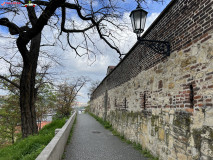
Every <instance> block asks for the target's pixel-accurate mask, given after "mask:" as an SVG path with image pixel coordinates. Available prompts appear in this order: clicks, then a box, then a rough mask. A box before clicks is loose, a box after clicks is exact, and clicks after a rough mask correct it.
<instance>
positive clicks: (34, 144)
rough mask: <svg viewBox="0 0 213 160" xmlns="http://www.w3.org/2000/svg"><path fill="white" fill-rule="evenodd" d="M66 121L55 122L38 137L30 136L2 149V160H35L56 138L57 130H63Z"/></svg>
mask: <svg viewBox="0 0 213 160" xmlns="http://www.w3.org/2000/svg"><path fill="white" fill-rule="evenodd" d="M65 121H66V119H65V118H63V119H58V120H54V121H52V123H50V124H48V125H46V126H44V127H43V128H42V130H40V131H39V134H38V135H34V136H29V137H27V138H25V139H21V140H19V141H17V142H16V143H14V144H13V145H11V146H8V147H5V148H2V149H0V160H35V159H36V157H37V156H38V155H39V154H40V153H41V151H42V150H43V149H44V148H45V147H46V145H47V144H48V143H49V142H50V141H51V140H52V138H53V137H54V136H55V129H56V128H62V127H63V125H64V124H65Z"/></svg>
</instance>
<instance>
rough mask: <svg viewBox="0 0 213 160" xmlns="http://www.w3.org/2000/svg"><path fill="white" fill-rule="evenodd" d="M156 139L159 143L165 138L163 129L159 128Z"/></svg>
mask: <svg viewBox="0 0 213 160" xmlns="http://www.w3.org/2000/svg"><path fill="white" fill-rule="evenodd" d="M158 138H159V140H160V141H164V138H165V131H164V129H162V128H159V131H158Z"/></svg>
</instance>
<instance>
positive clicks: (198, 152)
mask: <svg viewBox="0 0 213 160" xmlns="http://www.w3.org/2000/svg"><path fill="white" fill-rule="evenodd" d="M212 6H213V0H193V1H189V0H173V1H172V2H171V3H170V4H169V5H168V7H167V8H166V9H165V10H164V11H163V13H162V14H161V15H160V16H159V17H158V19H157V20H156V21H155V22H154V23H153V24H152V25H151V27H150V28H149V29H148V30H147V31H146V32H145V33H144V35H143V36H144V38H146V39H158V40H167V41H169V42H170V43H171V45H172V52H171V55H170V56H169V57H164V56H162V55H158V54H155V53H154V52H153V51H151V50H150V49H148V48H146V47H145V46H143V45H141V44H139V43H136V44H135V46H134V47H133V48H132V49H131V50H130V51H129V53H128V55H127V56H126V57H125V58H124V59H123V60H122V61H121V62H120V63H119V64H118V65H117V66H116V68H115V69H114V70H113V71H112V72H111V73H110V74H109V75H108V76H107V77H106V78H105V79H104V80H103V81H102V83H101V84H100V85H99V87H98V88H97V89H96V90H95V91H94V93H93V96H92V99H91V111H92V112H93V113H95V114H96V115H98V116H100V117H103V118H106V119H107V120H108V121H109V122H111V123H112V125H113V127H114V128H115V129H117V130H118V132H120V133H121V134H122V135H124V136H125V137H126V138H127V139H130V140H131V141H134V142H137V143H140V144H141V145H142V146H143V148H146V149H148V150H150V151H151V152H152V153H153V154H154V155H156V156H159V157H160V159H163V160H166V159H170V160H175V159H179V160H185V159H189V160H190V159H203V160H204V159H207V160H208V159H213V23H212V22H213V7H212Z"/></svg>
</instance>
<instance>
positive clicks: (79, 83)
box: [56, 77, 89, 117]
mask: <svg viewBox="0 0 213 160" xmlns="http://www.w3.org/2000/svg"><path fill="white" fill-rule="evenodd" d="M88 81H89V80H88V79H87V78H86V77H80V78H77V79H75V80H74V81H72V82H70V81H68V80H65V81H63V83H61V84H60V85H58V86H57V88H58V89H57V96H56V101H57V108H56V109H57V112H58V114H59V115H60V116H62V117H66V116H69V115H70V112H71V110H72V108H71V107H72V106H73V105H74V101H75V99H76V96H77V94H78V93H79V91H80V90H81V88H82V87H83V86H84V85H85V84H86V83H87V82H88Z"/></svg>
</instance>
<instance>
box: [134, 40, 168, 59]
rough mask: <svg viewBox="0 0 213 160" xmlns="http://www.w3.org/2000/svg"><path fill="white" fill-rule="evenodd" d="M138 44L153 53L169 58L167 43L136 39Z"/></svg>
mask: <svg viewBox="0 0 213 160" xmlns="http://www.w3.org/2000/svg"><path fill="white" fill-rule="evenodd" d="M138 42H139V43H140V44H142V45H145V46H147V47H149V48H151V49H152V50H153V51H154V52H155V53H158V54H163V55H166V56H170V43H169V42H167V41H157V40H147V39H143V38H141V37H138Z"/></svg>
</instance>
